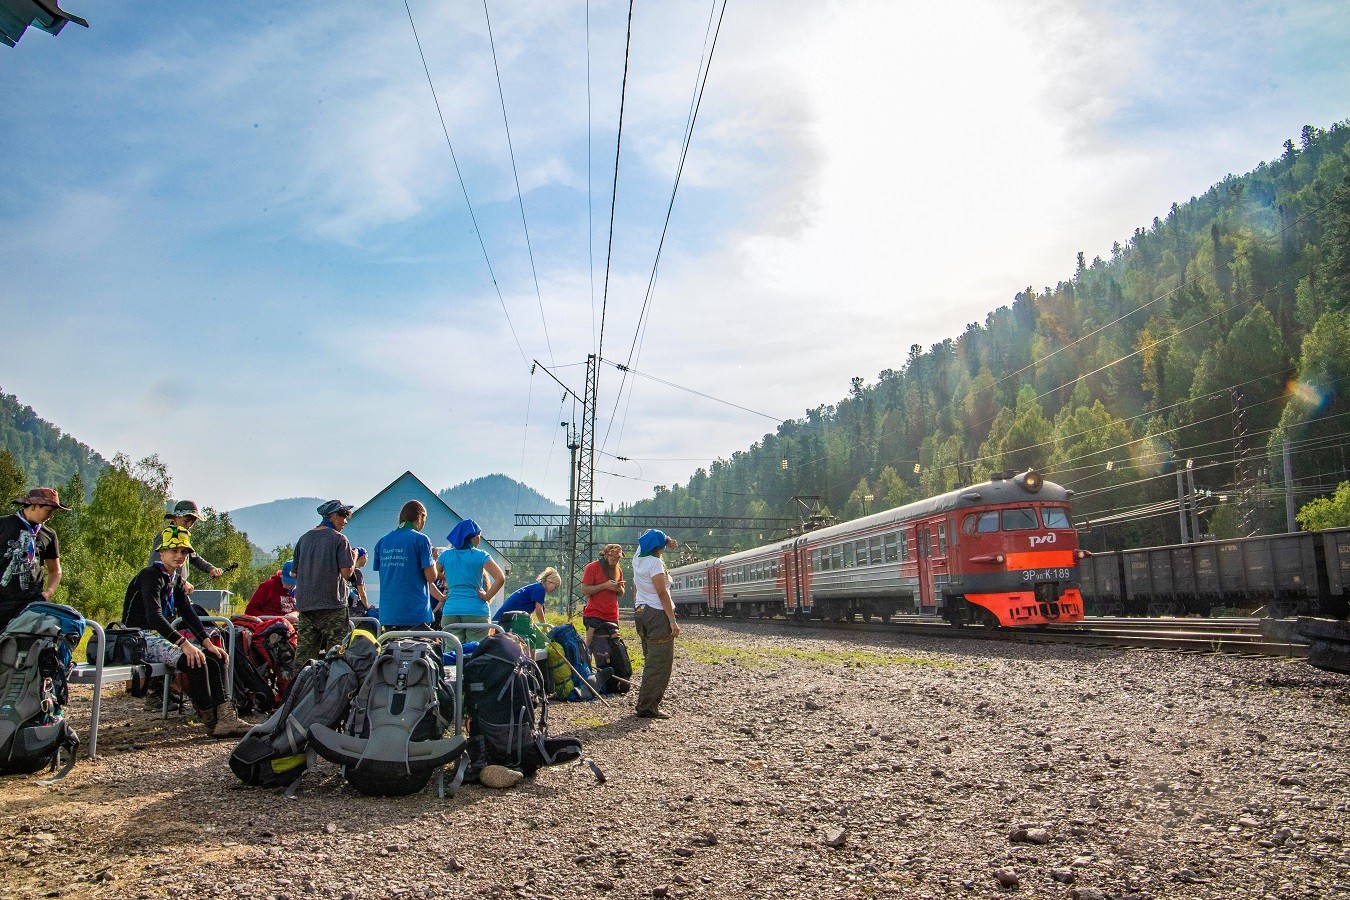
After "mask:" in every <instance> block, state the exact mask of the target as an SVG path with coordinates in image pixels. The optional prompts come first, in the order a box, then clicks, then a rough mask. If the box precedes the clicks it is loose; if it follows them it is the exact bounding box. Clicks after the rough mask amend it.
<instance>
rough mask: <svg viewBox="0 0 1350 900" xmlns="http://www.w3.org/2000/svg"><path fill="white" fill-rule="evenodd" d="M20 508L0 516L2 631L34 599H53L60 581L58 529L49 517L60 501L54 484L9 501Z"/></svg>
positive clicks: (0, 616)
mask: <svg viewBox="0 0 1350 900" xmlns="http://www.w3.org/2000/svg"><path fill="white" fill-rule="evenodd" d="M10 503H13V504H14V505H15V506H17V507H19V509H17V510H15V513H14V515H12V516H6V517H5V518H4V519H0V631H3V630H4V628H5V626H6V625H8V624H9V620H10V619H12V618H14V617H15V616H17V615H18V614H19V613H20V612H22V611H23V608H24V607H25V606H27V605H28V604H30V603H32V602H34V601H35V600H50V599H52V596H53V595H54V594H55V593H56V586H57V585H58V584H60V583H61V558H60V553H59V547H58V544H57V540H56V532H55V531H52V530H51V528H50V527H48V526H47V524H46V523H47V520H48V519H50V518H51V517H52V514H53V513H55V512H56V511H57V510H58V509H64V510H69V509H70V507H69V506H62V505H61V497H60V495H58V494H57V493H56V491H55V490H54V489H53V488H49V487H39V488H33V489H32V490H31V491H29V492H28V494H27V496H24V497H16V498H14V499H13V500H11V501H10Z"/></svg>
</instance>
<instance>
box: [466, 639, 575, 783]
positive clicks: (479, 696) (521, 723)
mask: <svg viewBox="0 0 1350 900" xmlns="http://www.w3.org/2000/svg"><path fill="white" fill-rule="evenodd" d="M464 709H465V713H466V715H468V717H469V742H470V743H469V754H470V759H471V763H470V767H469V775H468V779H469V780H473V779H474V778H475V777H476V775H477V772H478V771H479V770H481V769H482V768H483V767H484V766H487V765H491V764H496V765H502V766H509V767H511V768H513V769H520V771H522V772H524V773H525V775H526V777H529V776H531V775H533V774H534V773H535V771H536V770H538V769H539V768H540V767H541V766H551V765H557V764H558V763H564V762H571V761H572V760H574V759H576V758H578V757H579V756H581V741H580V740H578V739H577V738H574V737H559V738H550V737H549V736H548V697H547V695H546V694H545V693H544V676H543V673H542V672H540V671H539V667H538V666H537V665H535V662H534V660H533V659H531V658H530V656H529V651H527V650H526V649H525V648H524V647H522V646H521V645H520V644H519V643H518V642H517V641H515V640H513V639H512V638H510V637H508V636H504V635H497V634H494V635H491V636H490V637H487V638H485V639H484V640H483V641H482V643H480V644H479V645H478V650H477V651H476V652H475V653H474V655H473V656H472V657H470V658H469V660H468V661H467V662H466V663H465V664H464Z"/></svg>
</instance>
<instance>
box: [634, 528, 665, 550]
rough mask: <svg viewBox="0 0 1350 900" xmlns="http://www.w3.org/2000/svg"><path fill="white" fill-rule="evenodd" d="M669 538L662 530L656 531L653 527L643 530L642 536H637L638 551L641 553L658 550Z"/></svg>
mask: <svg viewBox="0 0 1350 900" xmlns="http://www.w3.org/2000/svg"><path fill="white" fill-rule="evenodd" d="M668 540H669V538H667V537H666V533H665V532H664V531H658V530H656V529H655V528H651V529H648V530H647V531H645V532H643V534H642V537H640V538H638V552H639V553H642V554H644V555H645V554H648V553H651V552H652V551H653V550H659V549H660V548H662V547H664V546H665V545H666V542H667V541H668Z"/></svg>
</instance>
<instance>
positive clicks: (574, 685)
mask: <svg viewBox="0 0 1350 900" xmlns="http://www.w3.org/2000/svg"><path fill="white" fill-rule="evenodd" d="M548 639H549V643H550V644H557V645H558V646H559V647H560V648H561V649H562V652H563V657H564V658H563V659H562V660H559V659H558V655H557V653H556V652H555V651H554V650H553V648H552V647H550V648H549V652H548V661H549V665H550V666H551V667H552V669H553V681H554V684H555V685H556V688H555V690H554V693H553V696H554V697H556V698H557V699H559V700H569V701H577V700H594V699H595V696H596V693H598V692H599V688H595V693H592V691H591V690H590V689H588V688H587V687H586V685H590V686H591V687H592V688H594V687H595V673H594V671H592V669H591V652H590V651H589V650H587V649H586V642H585V641H583V640H582V639H581V635H579V634H577V629H576V627H575V626H573V625H571V624H570V623H569V624H564V625H558V626H557V627H555V628H554V629H553V630H552V631H550V632H549V633H548ZM583 679H584V680H585V682H586V685H583V684H580V683H579V682H580V681H581V680H583Z"/></svg>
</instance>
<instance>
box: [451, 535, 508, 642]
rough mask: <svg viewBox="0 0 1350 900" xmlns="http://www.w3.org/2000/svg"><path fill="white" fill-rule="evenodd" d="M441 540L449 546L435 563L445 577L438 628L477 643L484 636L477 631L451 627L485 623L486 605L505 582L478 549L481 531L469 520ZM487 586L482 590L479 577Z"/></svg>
mask: <svg viewBox="0 0 1350 900" xmlns="http://www.w3.org/2000/svg"><path fill="white" fill-rule="evenodd" d="M445 539H446V540H447V541H449V542H450V546H449V547H447V548H446V549H444V550H442V551H441V555H440V557H439V559H437V561H436V564H437V566H438V567H439V574H441V575H443V576H444V577H445V588H446V590H445V594H446V596H445V603H444V604H443V605H442V606H441V610H440V623H441V628H442V629H444V630H445V631H448V632H450V633H451V634H453V635H455V636H456V637H458V638H459V639H460V640H461V641H469V640H477V639H479V638H482V637H484V636H485V635H486V633H487V632H486V631H485V630H484V629H481V628H475V629H467V628H455V627H454V626H455V625H465V624H477V623H482V622H487V621H488V604H489V603H491V602H492V598H493V597H495V596H497V592H498V591H500V590H501V589H502V585H504V584H505V583H506V575H505V574H504V573H503V572H502V567H501V566H499V565H497V561H496V560H495V559H493V558H492V557H491V556H490V555H489V554H488V552H487V551H486V550H480V549H479V548H478V545H479V543H481V542H482V540H483V529H481V528H479V527H478V523H477V522H475V521H474V520H473V519H465V520H464V521H462V522H460V523H459V524H458V525H456V526H455V527H454V530H452V531H451V532H450V533H449V534H447V535H446V536H445ZM485 573H486V574H487V576H488V579H489V581H488V584H487V587H486V588H484V586H483V583H484V580H483V575H484V574H485Z"/></svg>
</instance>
